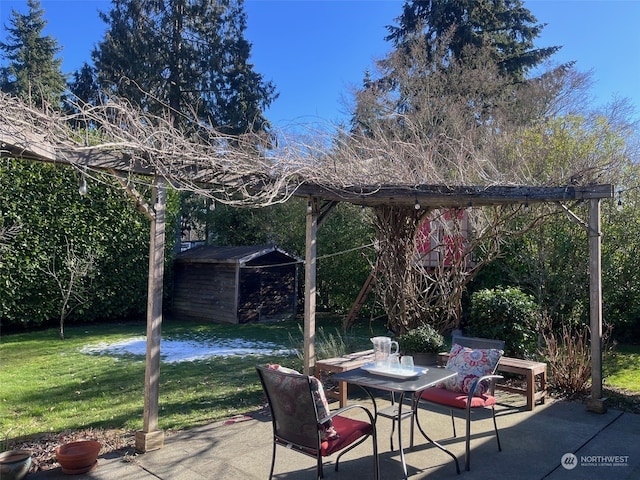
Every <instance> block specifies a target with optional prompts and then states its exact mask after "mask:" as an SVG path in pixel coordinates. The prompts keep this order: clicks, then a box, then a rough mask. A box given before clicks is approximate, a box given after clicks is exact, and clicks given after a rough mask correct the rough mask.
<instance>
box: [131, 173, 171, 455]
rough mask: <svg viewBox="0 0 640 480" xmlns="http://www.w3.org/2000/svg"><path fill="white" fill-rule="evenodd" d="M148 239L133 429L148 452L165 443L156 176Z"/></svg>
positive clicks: (160, 216)
mask: <svg viewBox="0 0 640 480" xmlns="http://www.w3.org/2000/svg"><path fill="white" fill-rule="evenodd" d="M153 194H154V195H153V196H154V199H153V200H154V202H153V212H154V214H153V215H152V218H151V232H150V239H149V280H148V287H147V354H146V365H145V374H144V414H143V427H142V430H141V431H138V432H136V450H138V451H140V452H148V451H150V450H157V449H159V448H162V446H163V445H164V432H163V431H162V430H158V399H159V396H160V388H159V386H160V341H161V336H162V290H163V277H164V246H165V213H166V203H167V187H166V180H165V179H164V178H163V177H160V176H156V178H155V185H154V189H153Z"/></svg>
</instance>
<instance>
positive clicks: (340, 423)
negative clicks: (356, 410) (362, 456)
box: [320, 415, 373, 457]
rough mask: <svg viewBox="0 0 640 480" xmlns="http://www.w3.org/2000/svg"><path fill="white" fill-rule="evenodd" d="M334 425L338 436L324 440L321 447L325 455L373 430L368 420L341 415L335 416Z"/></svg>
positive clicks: (340, 448)
mask: <svg viewBox="0 0 640 480" xmlns="http://www.w3.org/2000/svg"><path fill="white" fill-rule="evenodd" d="M333 427H334V428H335V429H336V431H337V432H338V438H333V439H330V440H323V442H322V444H321V447H320V448H321V454H322V456H323V457H326V456H329V455H331V454H332V453H334V452H337V451H338V450H342V449H343V448H345V447H347V446H349V445H351V444H352V443H353V442H355V441H356V440H358V439H359V438H361V437H363V436H364V435H370V434H371V433H372V432H373V428H372V427H371V424H369V423H368V422H362V421H360V420H354V419H352V418H347V417H342V416H340V415H337V416H335V417H333Z"/></svg>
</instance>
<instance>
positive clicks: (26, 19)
mask: <svg viewBox="0 0 640 480" xmlns="http://www.w3.org/2000/svg"><path fill="white" fill-rule="evenodd" d="M27 6H28V8H29V11H28V13H26V14H21V13H19V12H17V11H16V10H12V12H11V20H10V25H9V26H7V25H5V28H6V30H7V32H8V33H9V35H8V37H9V38H8V41H7V43H3V42H0V51H2V52H3V53H4V55H3V56H4V57H5V60H8V65H6V66H3V67H2V68H1V69H0V89H2V91H4V92H7V93H10V94H12V95H15V96H19V97H20V98H22V99H23V100H25V101H26V102H27V103H30V104H33V105H35V106H37V107H43V106H48V107H53V108H56V109H57V108H60V104H61V101H62V96H63V93H64V91H65V89H66V79H65V77H64V75H63V74H62V72H61V65H62V61H61V60H60V59H57V58H55V55H56V54H57V53H58V52H60V50H61V48H60V47H59V46H58V43H57V41H56V40H55V39H54V38H52V37H51V36H43V35H42V32H43V30H44V27H45V26H46V25H47V22H46V20H45V19H44V17H43V15H44V10H43V9H42V8H40V2H39V1H38V0H27Z"/></svg>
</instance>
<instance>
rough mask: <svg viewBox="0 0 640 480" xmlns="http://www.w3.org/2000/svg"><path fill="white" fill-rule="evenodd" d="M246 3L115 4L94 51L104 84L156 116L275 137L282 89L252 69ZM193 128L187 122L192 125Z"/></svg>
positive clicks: (173, 0) (176, 0) (175, 0)
mask: <svg viewBox="0 0 640 480" xmlns="http://www.w3.org/2000/svg"><path fill="white" fill-rule="evenodd" d="M243 5H244V4H243V0H161V1H157V0H113V2H112V10H111V11H110V12H108V13H104V12H102V13H101V18H102V19H103V20H104V21H105V22H106V23H107V24H108V31H107V33H106V35H105V38H104V39H103V40H102V41H101V42H100V43H99V44H98V46H97V47H96V49H95V50H94V51H93V59H94V62H95V65H96V69H97V76H98V83H99V84H100V86H101V87H102V88H103V89H104V90H105V91H107V92H111V93H115V94H117V95H119V96H122V97H126V98H127V99H128V100H130V101H132V102H134V103H135V104H137V105H139V106H140V107H142V108H144V109H145V110H147V111H149V112H151V113H161V112H163V111H165V113H166V108H167V106H169V107H170V108H171V111H172V112H173V114H174V115H175V118H176V119H177V120H180V119H185V120H186V121H187V122H194V121H195V122H203V121H204V122H206V123H208V124H210V125H212V126H213V127H215V128H217V129H218V130H221V131H223V132H224V133H228V134H232V135H235V134H242V133H246V132H262V131H267V130H268V129H269V125H268V122H267V120H266V118H265V116H264V114H263V110H264V109H266V108H267V107H268V106H269V105H270V104H271V102H272V101H273V100H275V98H276V97H277V94H276V92H275V87H274V85H273V84H272V83H271V82H267V81H265V80H264V79H263V77H262V75H260V74H259V73H257V72H255V70H254V68H253V65H252V64H251V63H250V62H249V57H250V54H251V44H250V43H249V42H248V41H247V40H246V39H245V38H244V36H243V35H244V31H245V30H246V14H245V12H244V9H243ZM185 123H186V122H185Z"/></svg>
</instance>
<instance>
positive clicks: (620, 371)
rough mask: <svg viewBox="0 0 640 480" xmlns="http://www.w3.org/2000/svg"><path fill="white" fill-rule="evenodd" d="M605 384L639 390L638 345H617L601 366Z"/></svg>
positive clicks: (639, 363)
mask: <svg viewBox="0 0 640 480" xmlns="http://www.w3.org/2000/svg"><path fill="white" fill-rule="evenodd" d="M603 374H604V377H605V385H606V386H612V387H615V388H620V389H623V390H627V391H629V392H640V345H618V346H617V347H616V349H615V351H614V353H613V354H612V355H611V356H609V357H608V358H607V359H606V360H605V362H604V367H603Z"/></svg>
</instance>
